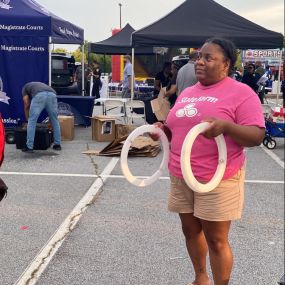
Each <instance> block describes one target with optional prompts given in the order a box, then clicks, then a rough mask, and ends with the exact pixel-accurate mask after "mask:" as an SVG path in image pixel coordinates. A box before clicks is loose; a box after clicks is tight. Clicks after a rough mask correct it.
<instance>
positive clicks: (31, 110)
mask: <svg viewBox="0 0 285 285" xmlns="http://www.w3.org/2000/svg"><path fill="white" fill-rule="evenodd" d="M22 95H23V101H24V110H25V116H26V119H27V120H28V128H27V143H26V147H25V148H23V149H22V151H23V152H33V148H34V139H35V132H36V125H37V121H38V118H39V116H40V114H41V112H42V111H43V110H44V109H45V110H46V111H47V112H48V115H49V119H50V121H51V124H52V127H53V135H54V145H53V149H54V150H61V145H60V144H61V137H60V125H59V122H58V119H57V98H56V92H55V91H54V90H53V89H52V88H51V87H50V86H48V85H46V84H44V83H42V82H29V83H27V84H26V85H25V86H24V87H23V89H22Z"/></svg>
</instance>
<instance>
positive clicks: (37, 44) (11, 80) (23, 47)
mask: <svg viewBox="0 0 285 285" xmlns="http://www.w3.org/2000/svg"><path fill="white" fill-rule="evenodd" d="M48 62H49V60H48V37H37V38H34V37H1V38H0V113H2V119H3V122H4V125H5V127H9V126H16V125H18V124H19V123H21V122H23V121H24V120H25V115H24V108H23V99H22V88H23V86H24V85H25V84H26V83H27V82H30V81H40V82H44V83H47V84H48V76H49V72H48V69H49V66H48Z"/></svg>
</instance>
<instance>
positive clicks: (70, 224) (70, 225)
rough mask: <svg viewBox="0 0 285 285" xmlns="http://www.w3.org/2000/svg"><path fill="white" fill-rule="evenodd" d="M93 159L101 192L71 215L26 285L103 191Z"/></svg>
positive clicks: (33, 278) (92, 162)
mask: <svg viewBox="0 0 285 285" xmlns="http://www.w3.org/2000/svg"><path fill="white" fill-rule="evenodd" d="M89 149H90V148H89V144H88V143H87V150H89ZM88 156H89V158H90V161H91V164H92V165H93V167H94V172H95V175H96V178H99V179H100V180H101V182H102V187H101V191H100V192H99V193H96V194H95V195H92V196H91V199H90V200H89V202H87V203H85V204H84V205H83V206H82V207H81V208H80V209H79V211H78V212H77V213H75V214H74V215H73V216H72V217H70V219H69V222H68V226H67V229H66V231H65V232H64V234H63V235H62V236H61V237H59V238H58V239H57V240H56V241H55V242H54V243H52V244H51V246H50V249H49V250H48V252H47V254H46V255H45V256H44V257H43V258H42V259H41V260H40V262H39V263H38V266H37V267H36V268H35V269H34V270H33V271H32V272H31V275H30V277H29V278H28V279H27V280H26V281H25V283H24V285H29V284H30V283H31V282H33V281H34V280H36V278H37V274H38V272H39V271H40V269H41V267H42V266H43V265H44V264H45V262H46V260H47V259H48V258H50V257H51V256H52V254H53V252H54V250H55V249H56V247H57V245H58V244H60V243H61V242H63V241H64V240H65V239H66V237H67V236H68V235H69V234H70V233H71V232H72V231H73V230H74V228H75V225H76V223H77V218H79V217H80V216H81V215H83V213H84V212H85V210H86V209H87V208H88V207H89V206H91V205H93V204H94V202H95V201H96V198H97V196H98V195H99V194H100V193H101V192H102V191H103V186H104V179H103V178H102V176H101V175H100V174H99V167H98V164H97V163H96V161H95V159H94V157H93V156H92V155H88Z"/></svg>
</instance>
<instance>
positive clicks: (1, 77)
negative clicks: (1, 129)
mask: <svg viewBox="0 0 285 285" xmlns="http://www.w3.org/2000/svg"><path fill="white" fill-rule="evenodd" d="M49 38H51V41H52V43H62V44H82V43H83V41H84V33H83V30H82V29H81V28H79V27H77V26H75V25H73V24H71V23H69V22H67V21H64V20H63V19H61V18H59V17H57V16H56V15H54V14H52V13H50V12H49V11H47V10H46V9H45V8H44V7H42V6H41V5H39V4H38V3H36V2H35V1H33V0H0V113H2V118H3V121H4V124H5V126H6V127H7V126H15V125H17V124H18V122H20V123H21V122H23V121H24V120H25V116H24V109H23V99H22V87H23V86H24V84H25V83H27V82H30V81H41V82H44V83H48V78H49V59H48V58H49Z"/></svg>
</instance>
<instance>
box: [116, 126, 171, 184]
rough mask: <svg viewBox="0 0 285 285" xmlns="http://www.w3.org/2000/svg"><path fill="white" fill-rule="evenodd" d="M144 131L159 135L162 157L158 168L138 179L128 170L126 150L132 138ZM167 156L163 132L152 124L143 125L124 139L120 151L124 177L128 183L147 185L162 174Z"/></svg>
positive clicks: (166, 144)
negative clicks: (149, 175)
mask: <svg viewBox="0 0 285 285" xmlns="http://www.w3.org/2000/svg"><path fill="white" fill-rule="evenodd" d="M144 133H156V134H158V135H159V139H160V141H161V143H162V148H163V158H162V161H161V164H160V166H159V169H158V170H157V171H156V172H155V173H154V174H153V175H152V176H151V177H149V178H146V179H139V178H136V177H135V176H133V175H132V173H131V172H130V169H129V166H128V152H129V149H130V147H131V144H132V142H133V141H134V139H135V138H136V137H138V136H140V135H143V134H144ZM168 157H169V143H168V139H167V137H166V135H165V133H164V132H163V131H162V130H161V129H160V128H158V127H155V126H154V125H144V126H141V127H138V128H136V129H135V130H134V131H132V132H131V133H130V135H129V136H128V138H127V139H126V141H125V143H124V145H123V148H122V152H121V169H122V172H123V174H124V176H125V178H126V179H127V180H128V181H129V182H130V183H132V184H134V185H136V186H139V187H144V186H148V185H150V184H152V183H153V182H155V181H156V180H158V179H159V177H160V176H161V175H162V171H163V168H164V167H166V166H167V163H168Z"/></svg>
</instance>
